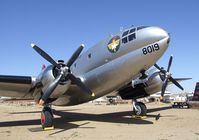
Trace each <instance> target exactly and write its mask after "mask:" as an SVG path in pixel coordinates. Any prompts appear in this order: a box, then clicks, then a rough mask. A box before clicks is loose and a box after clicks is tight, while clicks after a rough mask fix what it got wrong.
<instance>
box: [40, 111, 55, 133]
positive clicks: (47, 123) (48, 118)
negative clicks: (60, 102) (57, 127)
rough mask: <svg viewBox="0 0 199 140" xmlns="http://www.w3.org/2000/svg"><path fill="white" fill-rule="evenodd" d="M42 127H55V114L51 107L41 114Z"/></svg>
mask: <svg viewBox="0 0 199 140" xmlns="http://www.w3.org/2000/svg"><path fill="white" fill-rule="evenodd" d="M41 125H42V128H43V129H44V128H47V127H52V126H53V114H52V111H51V109H50V108H49V107H46V108H44V109H43V111H42V112H41Z"/></svg>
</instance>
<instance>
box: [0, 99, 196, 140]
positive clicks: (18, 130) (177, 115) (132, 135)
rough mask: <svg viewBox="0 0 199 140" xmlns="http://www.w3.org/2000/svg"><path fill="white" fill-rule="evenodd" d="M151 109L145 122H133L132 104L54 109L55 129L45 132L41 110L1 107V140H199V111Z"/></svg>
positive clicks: (158, 106) (165, 107)
mask: <svg viewBox="0 0 199 140" xmlns="http://www.w3.org/2000/svg"><path fill="white" fill-rule="evenodd" d="M147 107H148V116H147V118H145V119H135V118H132V117H131V115H132V111H131V109H132V106H131V105H130V104H126V105H105V104H102V105H95V104H91V103H87V104H83V105H78V106H72V107H53V109H55V110H54V117H55V119H54V123H55V129H54V130H50V131H42V129H41V126H40V110H41V109H42V108H41V107H39V106H35V105H32V104H31V103H30V104H28V105H24V104H21V103H20V102H17V103H9V102H6V103H0V114H1V115H0V139H1V140H13V139H14V140H35V139H38V140H46V139H48V140H51V139H52V140H54V139H56V140H79V139H81V140H102V139H103V140H109V139H112V140H130V139H131V140H133V139H136V140H140V139H144V140H146V139H148V140H149V139H151V140H152V139H153V140H176V139H180V140H199V109H173V108H171V105H170V104H163V103H159V104H155V103H150V104H147ZM158 114H160V117H159V119H158Z"/></svg>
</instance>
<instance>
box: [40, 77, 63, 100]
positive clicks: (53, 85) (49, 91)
mask: <svg viewBox="0 0 199 140" xmlns="http://www.w3.org/2000/svg"><path fill="white" fill-rule="evenodd" d="M61 78H62V74H60V75H59V76H57V77H56V79H55V80H54V81H53V82H52V83H51V84H50V85H49V86H48V88H47V89H46V91H45V93H44V94H43V96H42V97H41V99H42V100H43V101H44V102H46V100H47V99H48V98H49V97H50V95H51V94H52V93H53V91H54V90H55V88H56V87H57V85H58V84H59V81H60V80H61Z"/></svg>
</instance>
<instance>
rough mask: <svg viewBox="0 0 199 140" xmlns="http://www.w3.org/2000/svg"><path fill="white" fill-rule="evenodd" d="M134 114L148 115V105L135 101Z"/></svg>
mask: <svg viewBox="0 0 199 140" xmlns="http://www.w3.org/2000/svg"><path fill="white" fill-rule="evenodd" d="M133 112H134V114H135V115H137V116H146V114H147V108H146V105H145V104H144V103H142V102H135V101H133Z"/></svg>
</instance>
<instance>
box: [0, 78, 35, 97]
mask: <svg viewBox="0 0 199 140" xmlns="http://www.w3.org/2000/svg"><path fill="white" fill-rule="evenodd" d="M34 84H35V78H34V77H30V76H8V75H0V96H5V97H31V96H32V95H31V90H32V89H33V87H34Z"/></svg>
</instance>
